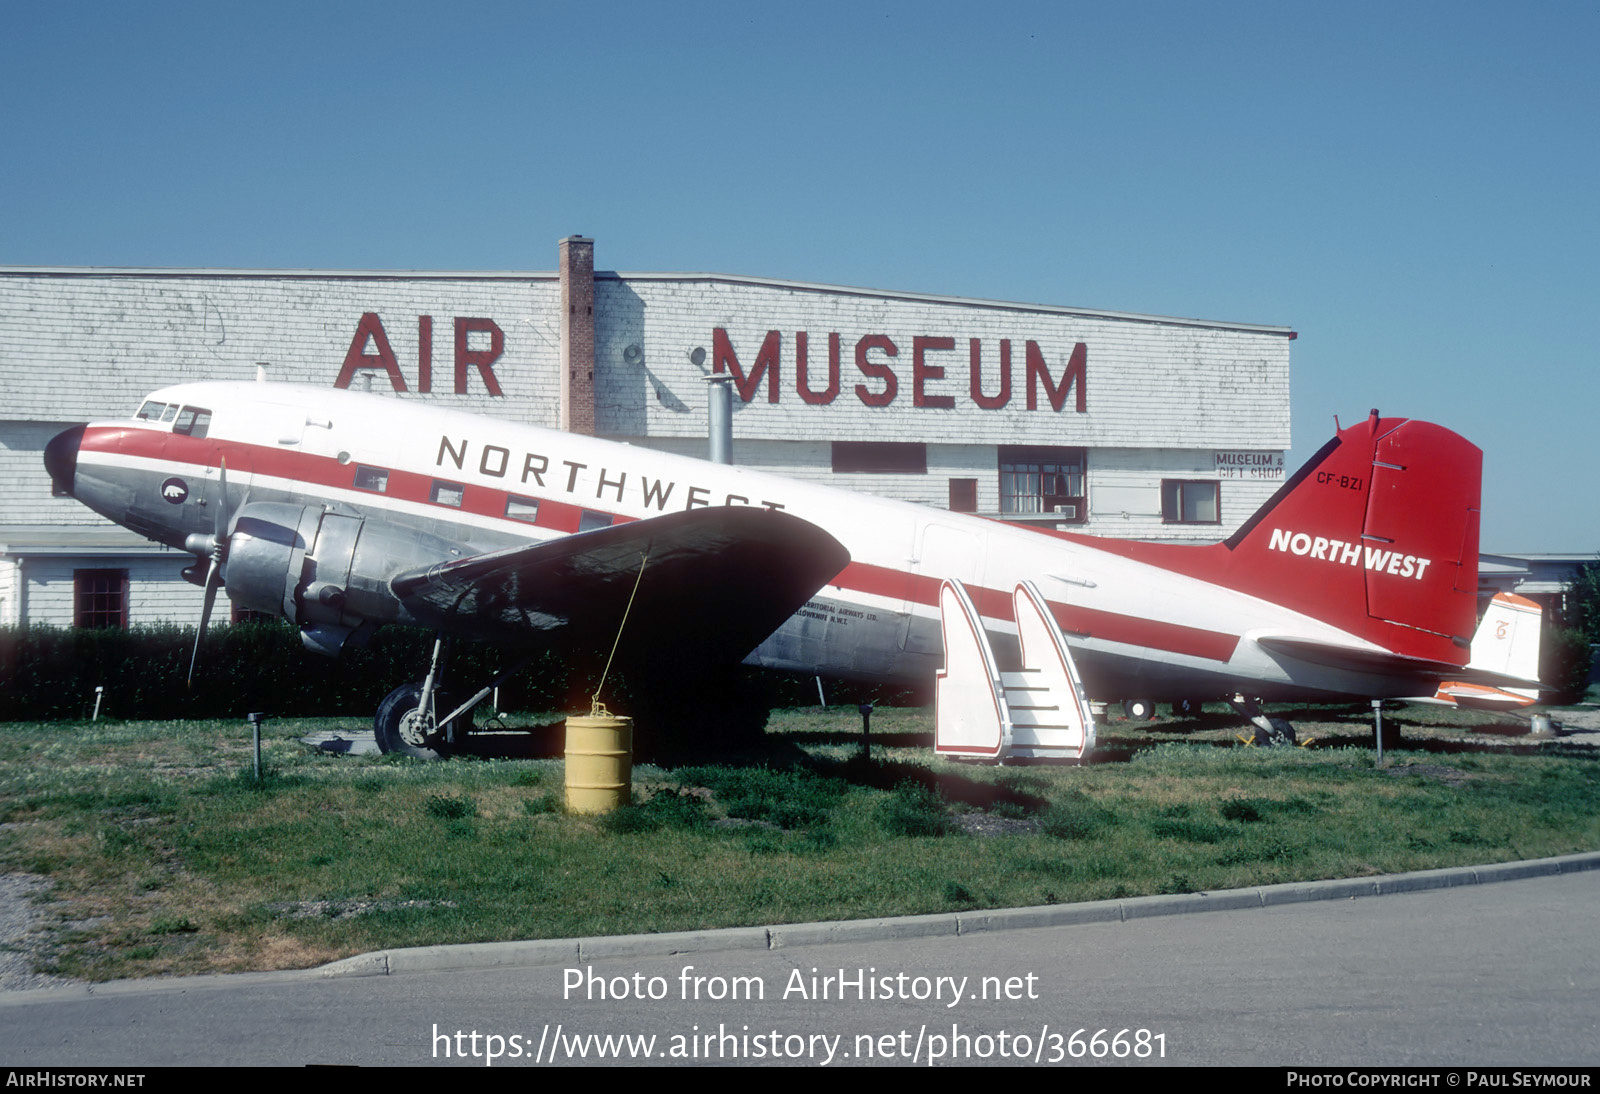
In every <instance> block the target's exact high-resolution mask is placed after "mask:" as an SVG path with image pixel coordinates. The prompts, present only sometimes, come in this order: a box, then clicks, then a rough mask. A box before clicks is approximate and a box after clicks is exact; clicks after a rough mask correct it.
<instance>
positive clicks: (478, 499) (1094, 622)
mask: <svg viewBox="0 0 1600 1094" xmlns="http://www.w3.org/2000/svg"><path fill="white" fill-rule="evenodd" d="M81 448H82V449H83V450H84V451H89V452H113V453H120V454H124V455H131V456H143V457H147V458H150V459H157V460H168V461H171V462H174V463H184V464H190V465H193V466H194V467H195V468H196V469H203V468H205V467H209V466H212V461H213V460H214V459H215V458H216V457H217V456H218V455H219V454H220V455H221V456H222V457H224V458H226V459H227V460H228V461H229V463H231V464H233V465H234V466H235V467H236V468H237V469H238V470H240V471H243V472H245V473H249V474H258V475H271V476H273V477H275V478H283V479H290V480H293V481H295V482H302V483H306V484H309V485H312V486H325V487H333V488H337V489H342V490H354V489H355V473H356V467H357V464H355V463H353V462H352V463H348V464H341V463H340V462H339V461H338V460H335V459H333V458H331V457H328V456H316V455H312V454H311V453H308V452H288V451H284V450H283V449H277V448H268V447H265V446H262V445H251V444H240V443H238V442H235V441H223V440H220V439H213V438H205V439H201V440H196V439H195V438H193V437H185V436H183V435H182V434H178V433H166V432H162V431H159V430H152V429H135V428H132V427H126V428H124V427H116V426H112V427H101V428H99V429H93V430H89V431H88V432H86V433H85V434H84V436H83V441H82V444H81ZM386 470H388V471H389V489H388V490H386V491H384V492H383V493H381V494H378V493H374V494H373V495H372V496H373V497H374V498H380V497H381V498H395V499H398V500H401V501H411V502H420V503H424V504H432V502H431V499H430V493H431V491H432V489H433V483H434V481H435V477H434V476H431V475H421V474H418V473H417V472H415V471H400V470H396V469H393V468H389V469H386ZM443 481H447V482H457V481H458V480H455V479H445V480H443ZM461 485H462V486H463V487H464V490H463V492H462V504H461V505H460V506H444V505H440V506H437V507H438V508H440V509H444V510H451V509H454V510H457V511H459V512H467V513H475V514H477V515H479V516H485V517H490V518H493V519H497V520H505V519H506V518H505V511H506V499H507V498H508V497H510V496H511V495H512V494H513V493H515V492H514V491H506V490H497V489H495V488H493V487H489V486H483V485H480V484H477V483H462V484H461ZM358 492H362V493H364V492H365V491H358ZM517 496H518V497H522V496H528V497H534V498H536V500H538V502H539V515H538V520H537V521H535V522H534V524H535V526H537V527H540V528H548V529H551V530H552V531H560V532H575V531H577V530H578V520H579V518H580V517H581V515H582V512H583V510H584V509H592V510H593V511H595V512H599V513H607V512H610V511H609V510H606V509H601V508H599V507H598V506H580V505H574V504H572V503H571V502H564V501H556V500H553V499H550V498H537V497H536V495H532V494H530V495H521V494H518V495H517ZM612 516H613V517H614V518H615V519H616V520H617V521H618V522H621V521H631V520H635V519H637V518H635V517H631V516H628V515H626V514H622V513H614V514H612ZM508 523H511V524H524V523H526V522H523V521H509V522H508ZM939 581H940V579H939V578H936V577H928V576H926V575H923V574H912V573H907V572H905V571H903V570H895V569H890V568H889V567H886V566H874V565H872V564H871V563H867V562H852V563H850V564H849V565H848V566H846V567H845V568H844V569H843V570H842V571H840V573H839V574H838V576H836V577H835V578H834V579H833V580H832V581H830V582H829V584H830V585H834V586H837V587H839V588H844V589H850V590H852V591H855V592H861V593H867V594H869V595H872V596H881V597H884V598H886V599H889V600H900V601H906V602H910V603H913V604H924V605H928V606H930V607H933V606H937V604H938V603H939ZM963 584H966V583H965V582H963ZM966 588H967V594H968V595H969V596H970V597H972V601H973V604H974V605H975V606H976V607H977V608H978V611H979V613H980V614H982V615H983V616H985V617H986V618H989V619H999V620H1004V621H1008V622H1009V621H1011V620H1012V619H1014V615H1013V609H1012V605H1011V594H1010V593H1009V592H1001V591H1000V590H998V589H989V588H985V587H983V586H978V585H966ZM1050 610H1051V612H1052V614H1054V616H1055V618H1056V622H1057V623H1058V624H1060V626H1061V628H1062V630H1064V631H1065V632H1066V633H1067V634H1069V635H1075V636H1080V637H1087V638H1094V639H1098V640H1100V641H1104V642H1117V643H1121V644H1123V645H1129V646H1141V647H1143V648H1146V649H1156V650H1166V651H1167V652H1169V653H1178V654H1184V655H1186V656H1190V657H1203V658H1206V659H1208V660H1212V661H1227V660H1228V659H1230V658H1231V657H1232V656H1233V651H1234V649H1235V648H1236V647H1237V646H1238V644H1239V638H1238V636H1237V635H1231V634H1223V633H1221V632H1219V631H1208V630H1204V629H1201V628H1198V627H1185V626H1182V625H1181V624H1177V623H1162V622H1159V621H1157V620H1153V619H1141V618H1140V617H1138V616H1132V615H1122V614H1120V613H1117V612H1107V611H1101V610H1099V609H1095V608H1083V607H1077V606H1075V605H1071V604H1057V603H1055V602H1053V601H1052V602H1051V603H1050Z"/></svg>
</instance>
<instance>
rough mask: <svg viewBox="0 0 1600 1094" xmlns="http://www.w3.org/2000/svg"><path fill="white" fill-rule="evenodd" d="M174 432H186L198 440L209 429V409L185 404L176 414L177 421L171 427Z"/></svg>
mask: <svg viewBox="0 0 1600 1094" xmlns="http://www.w3.org/2000/svg"><path fill="white" fill-rule="evenodd" d="M172 431H173V432H174V433H187V434H188V435H189V436H191V437H194V438H195V439H196V440H198V439H199V438H201V437H204V436H205V435H206V434H207V433H209V432H210V431H211V411H209V410H201V409H200V408H199V407H197V406H186V407H184V408H183V410H182V411H181V412H180V413H179V414H178V422H177V424H176V425H174V426H173V427H172Z"/></svg>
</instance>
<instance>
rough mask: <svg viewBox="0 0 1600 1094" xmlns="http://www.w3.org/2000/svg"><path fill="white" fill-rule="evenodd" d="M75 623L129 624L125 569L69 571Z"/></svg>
mask: <svg viewBox="0 0 1600 1094" xmlns="http://www.w3.org/2000/svg"><path fill="white" fill-rule="evenodd" d="M72 604H73V611H72V624H73V626H75V627H117V628H119V629H122V630H126V629H127V627H128V571H127V570H74V571H72Z"/></svg>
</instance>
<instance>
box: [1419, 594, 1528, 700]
mask: <svg viewBox="0 0 1600 1094" xmlns="http://www.w3.org/2000/svg"><path fill="white" fill-rule="evenodd" d="M1543 623H1544V609H1543V608H1542V607H1540V606H1539V603H1538V601H1534V600H1529V599H1528V598H1527V597H1525V596H1518V595H1517V594H1515V593H1496V594H1495V595H1494V599H1493V600H1491V601H1489V607H1488V609H1487V610H1486V611H1485V612H1484V613H1483V619H1482V621H1481V622H1479V624H1478V630H1477V633H1475V634H1474V635H1473V636H1472V656H1471V657H1470V658H1469V659H1468V661H1467V667H1468V668H1471V669H1486V670H1488V671H1490V672H1495V673H1502V674H1505V675H1508V676H1520V677H1523V678H1525V679H1529V680H1531V679H1533V678H1535V677H1537V676H1538V674H1539V637H1540V633H1539V632H1540V630H1541V629H1542V627H1543ZM1538 701H1539V689H1538V688H1536V687H1522V688H1519V687H1493V686H1491V685H1489V684H1485V683H1481V682H1480V683H1474V682H1472V681H1470V680H1454V679H1452V680H1446V681H1444V682H1443V683H1441V684H1440V685H1439V690H1438V691H1437V692H1435V693H1434V694H1433V695H1432V696H1431V697H1429V698H1417V699H1413V700H1412V702H1414V703H1440V704H1443V705H1445V706H1454V707H1464V708H1466V709H1469V710H1516V709H1518V708H1520V707H1531V706H1533V705H1534V704H1535V703H1537V702H1538Z"/></svg>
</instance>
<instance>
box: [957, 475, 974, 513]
mask: <svg viewBox="0 0 1600 1094" xmlns="http://www.w3.org/2000/svg"><path fill="white" fill-rule="evenodd" d="M950 511H951V512H952V513H976V512H977V511H978V480H977V479H951V480H950Z"/></svg>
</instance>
